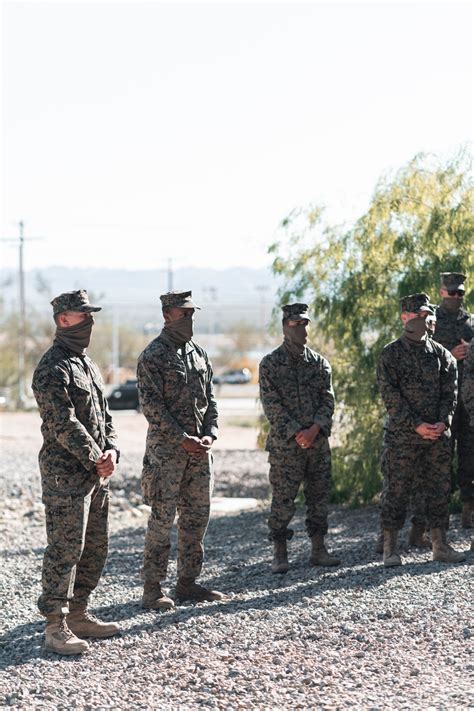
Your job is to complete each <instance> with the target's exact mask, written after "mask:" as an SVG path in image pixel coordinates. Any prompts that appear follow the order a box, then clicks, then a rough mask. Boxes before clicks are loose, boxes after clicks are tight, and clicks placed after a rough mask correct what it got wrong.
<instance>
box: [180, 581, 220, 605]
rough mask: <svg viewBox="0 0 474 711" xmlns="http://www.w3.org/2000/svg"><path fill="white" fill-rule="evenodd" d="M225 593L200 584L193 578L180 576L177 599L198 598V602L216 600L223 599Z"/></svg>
mask: <svg viewBox="0 0 474 711" xmlns="http://www.w3.org/2000/svg"><path fill="white" fill-rule="evenodd" d="M224 598H225V595H224V593H221V592H218V591H217V590H209V589H208V588H205V587H204V586H203V585H199V583H196V582H195V581H194V580H193V579H192V578H178V582H177V583H176V599H177V600H178V601H180V602H181V601H184V600H196V601H197V602H203V601H205V600H206V601H207V602H214V601H215V600H223V599H224Z"/></svg>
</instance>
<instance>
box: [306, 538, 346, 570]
mask: <svg viewBox="0 0 474 711" xmlns="http://www.w3.org/2000/svg"><path fill="white" fill-rule="evenodd" d="M309 562H310V564H311V565H323V566H331V565H339V564H340V562H341V561H340V560H339V558H336V557H335V556H333V555H330V554H329V553H328V551H327V549H326V546H325V545H324V536H323V534H322V533H315V535H314V536H311V557H310V559H309Z"/></svg>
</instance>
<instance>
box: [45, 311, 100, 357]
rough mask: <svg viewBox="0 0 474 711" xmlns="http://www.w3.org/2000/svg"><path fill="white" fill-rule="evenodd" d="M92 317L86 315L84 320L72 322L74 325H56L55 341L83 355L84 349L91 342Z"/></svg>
mask: <svg viewBox="0 0 474 711" xmlns="http://www.w3.org/2000/svg"><path fill="white" fill-rule="evenodd" d="M93 325H94V317H93V316H88V317H87V318H86V319H84V321H80V323H76V324H74V326H65V327H61V326H58V327H57V328H56V336H55V339H54V342H55V343H59V344H60V345H61V346H64V347H65V348H67V349H68V350H70V351H73V352H74V353H78V354H79V355H83V354H84V351H85V349H86V348H87V347H88V346H89V343H90V342H91V333H92V326H93Z"/></svg>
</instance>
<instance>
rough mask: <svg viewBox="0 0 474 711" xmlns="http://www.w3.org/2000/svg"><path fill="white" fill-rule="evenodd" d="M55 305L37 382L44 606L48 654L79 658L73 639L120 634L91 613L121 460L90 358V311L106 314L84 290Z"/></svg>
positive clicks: (77, 642) (40, 603)
mask: <svg viewBox="0 0 474 711" xmlns="http://www.w3.org/2000/svg"><path fill="white" fill-rule="evenodd" d="M51 303H52V306H53V313H54V318H55V321H56V325H57V329H56V337H55V340H54V343H53V345H52V347H51V348H50V349H49V350H48V351H46V353H45V354H44V355H43V357H42V358H41V360H40V362H39V364H38V366H37V368H36V370H35V372H34V375H33V383H32V388H33V392H34V395H35V398H36V401H37V403H38V408H39V413H40V415H41V419H42V426H41V431H42V434H43V446H42V448H41V451H40V453H39V466H40V472H41V485H42V492H43V503H44V506H45V513H46V532H47V539H48V545H47V548H46V550H45V553H44V560H43V572H42V593H41V596H40V598H39V600H38V606H39V609H40V612H41V613H42V614H43V615H45V616H46V618H47V626H46V646H47V648H48V649H50V650H52V651H55V652H58V653H60V654H76V653H78V652H82V651H85V650H86V649H87V648H88V645H87V643H86V642H84V641H83V640H81V639H79V638H78V637H76V636H75V635H80V636H89V637H108V636H110V635H112V634H115V633H116V632H117V631H118V625H116V624H115V623H110V624H109V623H101V622H99V621H98V620H97V619H96V618H94V617H92V615H90V614H89V613H88V612H87V611H86V607H87V603H88V600H89V596H90V594H91V592H92V591H93V590H94V589H95V587H96V585H97V583H98V581H99V578H100V576H101V573H102V570H103V567H104V564H105V560H106V557H107V546H108V533H107V516H108V503H109V486H108V476H110V474H112V473H113V471H114V469H115V464H116V462H117V461H118V454H119V453H118V449H117V436H116V433H115V430H114V427H113V424H112V420H111V417H110V413H109V410H108V407H107V402H106V399H105V396H104V384H103V381H102V377H101V375H100V372H99V369H98V367H97V365H96V364H95V363H94V362H93V361H92V360H91V359H90V358H89V357H88V356H87V355H86V354H85V349H86V347H87V345H88V344H89V340H90V334H91V330H92V325H93V317H92V312H96V311H100V307H98V306H93V305H92V304H90V303H89V299H88V296H87V292H86V291H85V290H83V289H81V290H78V291H71V292H67V293H64V294H61V295H60V296H58V297H56V298H55V299H53V301H52V302H51ZM68 613H69V614H68ZM66 615H67V621H66ZM73 633H74V634H73Z"/></svg>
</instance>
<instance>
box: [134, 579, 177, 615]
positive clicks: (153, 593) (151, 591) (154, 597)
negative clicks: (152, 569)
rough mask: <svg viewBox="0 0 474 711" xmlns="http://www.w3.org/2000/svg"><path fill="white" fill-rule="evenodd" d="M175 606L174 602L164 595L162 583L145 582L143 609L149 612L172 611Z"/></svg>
mask: <svg viewBox="0 0 474 711" xmlns="http://www.w3.org/2000/svg"><path fill="white" fill-rule="evenodd" d="M174 606H175V605H174V602H173V600H172V599H171V598H170V597H168V596H167V595H165V594H164V592H163V590H162V589H161V585H160V583H151V582H145V585H144V586H143V597H142V607H144V608H145V609H147V610H172V609H173V607H174Z"/></svg>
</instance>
